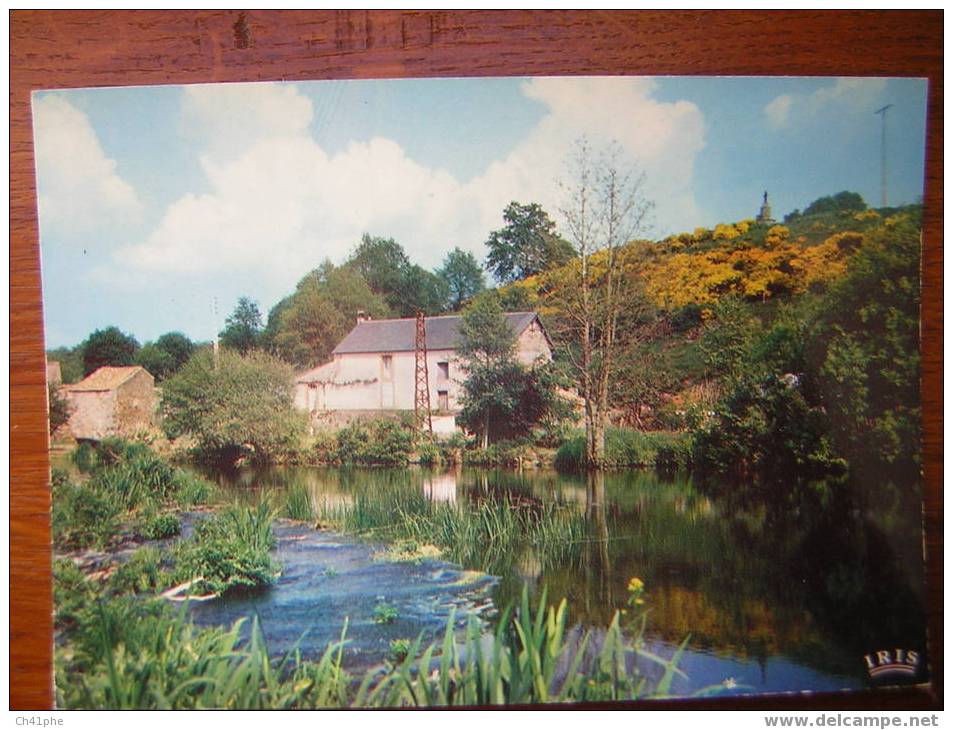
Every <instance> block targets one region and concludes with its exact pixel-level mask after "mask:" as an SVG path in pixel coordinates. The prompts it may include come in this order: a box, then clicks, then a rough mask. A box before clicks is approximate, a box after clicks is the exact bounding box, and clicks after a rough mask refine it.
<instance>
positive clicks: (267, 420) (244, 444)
mask: <svg viewBox="0 0 953 730" xmlns="http://www.w3.org/2000/svg"><path fill="white" fill-rule="evenodd" d="M293 387H294V372H293V370H292V369H291V366H290V365H288V364H286V363H284V362H282V361H280V360H278V359H277V358H275V357H273V356H271V355H268V354H266V353H263V352H260V351H252V352H249V353H248V354H247V355H241V354H240V353H238V352H236V351H233V350H222V351H221V352H220V353H219V354H218V356H217V357H216V356H215V355H214V354H213V353H211V352H209V351H208V350H202V351H200V352H198V353H197V354H196V355H194V356H193V357H192V359H190V360H189V361H188V362H187V363H186V364H185V365H184V366H183V367H182V369H181V370H179V372H177V373H176V374H175V375H173V376H172V377H171V378H169V379H168V380H167V381H165V383H164V385H163V387H162V405H161V408H162V413H163V427H164V428H165V430H166V433H167V435H168V436H169V437H170V438H178V437H180V436H183V435H188V436H191V437H192V438H194V439H195V440H196V441H197V443H198V445H199V448H200V449H201V450H202V451H204V452H205V453H206V455H207V456H209V457H214V458H217V459H221V460H223V461H228V462H234V461H236V460H238V459H239V458H241V457H247V458H249V459H251V460H254V461H268V460H270V459H272V458H274V457H275V456H277V455H278V454H280V453H282V451H284V450H285V449H287V448H289V447H290V446H293V445H294V443H295V442H296V439H297V438H298V437H299V435H300V434H301V433H302V429H303V425H304V424H303V421H302V420H301V418H300V415H299V414H297V413H296V412H295V411H294V410H293V408H292V394H293Z"/></svg>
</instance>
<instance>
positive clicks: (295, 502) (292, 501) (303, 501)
mask: <svg viewBox="0 0 953 730" xmlns="http://www.w3.org/2000/svg"><path fill="white" fill-rule="evenodd" d="M282 514H283V515H284V516H285V517H288V518H290V519H292V520H301V521H302V522H312V521H313V520H314V518H315V509H314V499H313V498H312V495H311V490H310V489H308V487H307V485H306V484H300V483H296V484H292V485H291V486H289V487H288V489H287V490H286V491H285V493H284V505H283V507H282Z"/></svg>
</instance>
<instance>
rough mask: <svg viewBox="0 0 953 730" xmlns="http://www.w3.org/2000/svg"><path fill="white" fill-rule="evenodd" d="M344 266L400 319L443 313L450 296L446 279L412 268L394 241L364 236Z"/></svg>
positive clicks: (413, 265) (413, 266)
mask: <svg viewBox="0 0 953 730" xmlns="http://www.w3.org/2000/svg"><path fill="white" fill-rule="evenodd" d="M345 266H346V267H348V268H350V269H353V270H355V271H356V272H358V273H359V274H360V275H361V276H362V277H363V278H364V281H366V282H367V285H368V286H369V287H370V289H371V291H372V292H373V293H374V294H376V295H378V296H380V297H383V299H384V301H385V302H386V304H387V306H388V308H389V309H390V310H391V312H392V313H393V314H396V315H397V316H400V317H412V316H414V314H416V312H417V310H423V311H424V312H425V313H426V314H439V313H440V312H442V311H444V306H445V302H446V299H447V293H446V286H445V284H444V281H443V279H441V278H440V277H438V276H437V275H436V274H432V273H431V272H429V271H426V270H425V269H422V268H421V267H420V266H417V265H416V264H412V263H411V262H410V259H409V258H408V257H407V253H406V252H405V251H404V248H403V246H401V245H400V244H399V243H397V242H396V241H395V240H394V239H393V238H380V237H377V236H370V235H368V234H366V233H365V234H364V236H363V237H362V238H361V243H360V244H359V245H358V247H357V248H356V249H355V250H354V253H352V254H351V256H350V258H349V259H348V260H347V262H346V263H345Z"/></svg>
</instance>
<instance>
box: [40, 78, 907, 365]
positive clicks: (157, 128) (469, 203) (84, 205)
mask: <svg viewBox="0 0 953 730" xmlns="http://www.w3.org/2000/svg"><path fill="white" fill-rule="evenodd" d="M33 104H34V130H35V136H36V148H37V175H38V186H39V205H40V238H41V249H42V263H43V284H44V308H45V312H44V316H45V322H46V337H47V346H48V347H56V346H60V345H75V344H77V343H79V342H81V341H82V340H83V339H85V337H86V336H87V335H88V334H89V333H90V332H91V331H93V330H95V329H98V328H102V327H106V326H110V325H116V326H118V327H120V328H121V329H123V330H124V331H126V332H129V333H131V334H133V335H135V336H136V337H137V339H139V341H140V342H146V341H148V340H153V339H155V338H156V337H157V336H159V335H160V334H162V333H164V332H168V331H171V330H180V331H183V332H185V333H186V334H188V335H189V336H190V337H192V338H194V339H199V340H208V339H211V338H212V337H214V335H215V332H216V331H217V330H218V329H220V328H221V326H222V322H223V320H224V318H225V316H227V314H228V313H229V312H230V311H231V309H232V308H233V307H234V305H235V302H236V301H237V299H238V297H239V296H242V295H247V296H250V297H251V298H253V299H254V300H256V301H258V303H259V305H260V307H261V309H262V312H263V313H264V314H267V311H268V309H269V308H270V307H271V306H273V305H274V304H275V303H276V302H277V301H278V300H279V299H280V298H281V297H282V296H284V295H285V294H287V293H289V292H290V291H292V290H293V288H294V285H295V283H296V282H297V281H298V280H299V279H300V278H301V277H302V276H303V275H304V274H305V273H307V272H308V271H309V270H310V269H312V268H314V267H315V266H317V265H318V264H319V263H320V262H321V261H322V260H323V259H325V258H330V259H331V260H333V261H335V262H340V261H342V260H343V259H344V258H346V256H347V254H348V253H349V251H350V250H351V249H352V248H353V247H354V246H355V245H356V244H357V243H358V241H359V240H360V236H361V234H362V233H364V232H368V233H371V234H372V235H379V236H392V237H394V238H396V239H397V240H398V241H399V242H400V243H401V244H402V245H403V246H404V247H405V249H406V250H407V251H408V253H409V254H410V256H411V258H412V259H413V260H414V261H415V262H417V263H419V264H421V265H422V266H425V267H427V268H434V267H436V266H439V264H440V262H441V260H442V259H443V257H444V256H445V255H446V253H447V252H448V251H449V250H451V249H452V248H454V247H455V246H460V247H461V248H464V249H467V250H470V251H472V252H473V253H474V254H476V255H477V257H478V258H480V259H481V260H482V258H483V257H484V255H485V248H484V243H483V242H484V241H485V240H486V238H487V236H488V234H489V232H490V231H492V230H494V229H496V228H499V227H500V226H501V225H502V211H503V208H504V207H505V206H506V204H507V203H508V202H509V201H511V200H518V201H520V202H524V203H527V202H538V203H540V204H541V205H543V207H544V208H545V209H546V210H547V211H549V212H550V214H551V215H552V216H553V217H554V219H555V220H556V221H557V224H558V223H560V214H559V209H560V206H561V204H562V201H563V195H564V193H563V191H562V189H561V188H560V186H559V182H560V181H561V180H565V178H566V172H565V169H566V168H565V160H566V158H567V155H568V154H569V152H570V151H571V149H572V146H573V144H574V142H575V140H577V139H578V138H579V137H580V136H582V135H585V136H586V137H587V138H588V139H589V140H590V141H591V142H592V144H593V145H594V146H596V147H599V146H602V145H604V144H606V143H608V142H609V141H611V140H615V141H617V142H618V143H619V145H620V149H621V156H622V159H620V160H619V162H620V163H621V164H624V165H628V164H634V165H638V166H639V167H640V168H641V169H642V170H644V172H645V173H646V191H647V194H648V196H649V197H650V198H651V199H652V200H654V202H655V214H654V218H653V224H652V227H651V229H650V230H647V231H646V232H645V233H646V235H649V236H652V237H661V236H663V235H666V234H668V233H673V232H679V231H683V230H691V229H693V228H695V227H696V226H699V225H704V226H713V225H714V224H716V223H719V222H729V221H735V220H739V219H742V218H747V217H752V216H753V215H754V214H755V213H756V211H757V209H758V206H759V205H760V202H761V194H762V192H763V191H764V190H768V191H769V195H770V200H771V204H772V206H773V209H774V213H775V217H777V218H781V217H782V216H783V215H784V214H785V213H788V212H790V211H791V210H793V209H794V208H803V207H805V206H806V205H807V204H809V203H810V202H811V201H812V200H814V199H815V198H817V197H819V196H821V195H827V194H831V193H835V192H838V191H840V190H853V191H857V192H859V193H861V194H862V195H863V196H864V198H865V199H866V200H867V201H868V202H869V203H871V204H874V205H877V204H879V200H880V138H881V127H880V117H877V116H875V115H874V114H873V112H874V110H875V109H877V108H879V107H881V106H883V105H884V104H893V105H894V106H893V108H891V109H890V111H889V113H888V120H887V124H888V127H887V140H888V163H887V164H888V175H889V179H888V195H889V203H890V204H900V203H908V202H914V201H916V200H918V199H919V198H920V196H921V195H922V186H923V154H924V131H925V112H926V82H925V81H922V80H917V79H834V78H828V79H803V78H687V77H686V78H676V77H664V78H654V79H649V78H621V77H616V78H585V77H577V78H565V79H556V78H537V79H519V78H501V79H441V80H387V81H385V80H381V81H325V82H310V83H288V84H228V85H204V86H189V87H135V88H125V89H84V90H73V91H56V92H41V93H38V94H36V95H35V97H34V102H33Z"/></svg>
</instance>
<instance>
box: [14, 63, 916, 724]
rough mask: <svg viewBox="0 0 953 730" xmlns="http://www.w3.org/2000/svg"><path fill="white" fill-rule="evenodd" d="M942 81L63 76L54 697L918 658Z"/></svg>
mask: <svg viewBox="0 0 953 730" xmlns="http://www.w3.org/2000/svg"><path fill="white" fill-rule="evenodd" d="M926 92H927V88H926V81H925V80H922V79H909V78H906V79H900V78H797V77H791V78H713V77H710V78H693V77H665V78H633V77H613V78H608V77H571V78H570V77H566V78H543V77H539V78H482V79H476V78H475V79H414V80H373V81H320V82H300V83H257V84H217V85H215V84H210V85H195V86H167V87H129V88H112V89H77V90H58V91H40V92H36V93H35V94H34V96H33V119H34V134H35V147H36V165H37V182H38V205H39V220H40V237H41V248H42V274H43V296H44V317H45V337H46V348H47V374H48V384H49V397H50V433H51V442H52V447H51V448H52V452H51V460H52V464H53V469H52V485H53V486H52V490H53V513H52V525H53V550H54V585H55V644H56V655H55V665H56V703H57V706H58V707H60V708H100V709H102V708H131V707H136V708H167V707H171V708H180V709H189V708H219V707H231V708H241V707H248V708H260V707H264V708H289V707H300V708H312V707H344V706H388V707H390V706H424V705H447V704H453V705H473V706H477V705H493V704H504V703H518V704H523V705H525V704H536V703H549V702H573V703H584V702H606V701H623V700H633V699H639V700H641V699H645V700H650V699H655V698H691V697H699V696H701V697H706V698H725V699H726V700H731V699H732V698H736V697H737V696H739V695H746V694H777V693H790V692H813V693H851V692H858V691H865V692H868V693H872V696H876V694H877V693H878V692H879V691H881V689H882V688H886V687H893V686H897V685H914V684H924V683H927V682H929V681H930V680H931V670H930V667H929V666H928V662H927V636H926V633H927V632H926V618H925V614H926V606H925V600H926V599H925V595H926V593H925V585H924V563H923V533H922V522H921V514H922V500H923V496H922V490H923V485H922V479H921V469H920V459H921V451H922V448H921V402H920V356H919V311H920V309H919V308H920V275H919V272H920V259H921V213H922V195H923V180H924V139H925V124H926V121H925V120H926Z"/></svg>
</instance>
